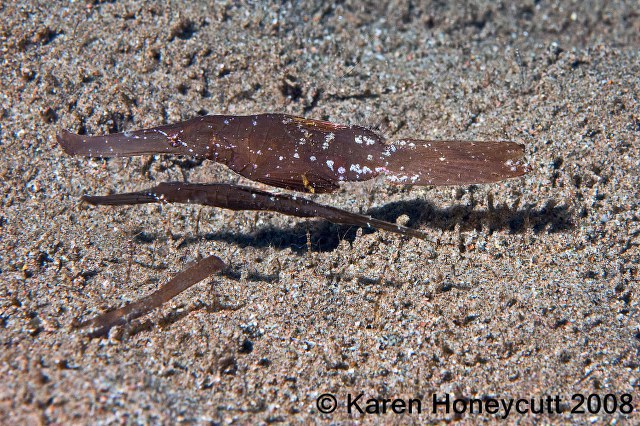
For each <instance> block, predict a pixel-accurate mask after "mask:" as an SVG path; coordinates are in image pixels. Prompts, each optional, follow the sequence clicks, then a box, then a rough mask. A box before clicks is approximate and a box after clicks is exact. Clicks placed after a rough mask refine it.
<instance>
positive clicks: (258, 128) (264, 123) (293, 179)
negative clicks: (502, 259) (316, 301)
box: [58, 114, 528, 335]
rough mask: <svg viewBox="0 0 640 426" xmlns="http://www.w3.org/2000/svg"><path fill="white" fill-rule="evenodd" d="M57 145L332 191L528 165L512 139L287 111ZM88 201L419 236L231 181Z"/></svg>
mask: <svg viewBox="0 0 640 426" xmlns="http://www.w3.org/2000/svg"><path fill="white" fill-rule="evenodd" d="M58 142H59V143H60V145H61V146H62V148H63V150H64V151H65V152H66V153H68V154H71V155H81V156H87V157H113V156H121V157H127V156H136V155H145V154H158V153H164V154H178V155H188V156H194V157H199V158H204V159H209V160H213V161H215V162H218V163H222V164H224V165H226V166H227V167H229V168H230V169H231V170H233V171H234V172H236V173H238V174H240V175H242V176H244V177H246V178H248V179H250V180H253V181H256V182H261V183H265V184H268V185H271V186H274V187H279V188H285V189H289V190H294V191H300V192H307V193H329V192H334V191H336V190H337V189H338V188H339V187H340V184H341V183H342V182H361V181H366V180H369V179H373V178H375V177H377V176H380V175H383V176H384V177H385V178H386V179H387V180H388V181H390V182H392V183H395V184H412V185H468V184H479V183H491V182H497V181H501V180H504V179H508V178H513V177H517V176H521V175H523V174H525V173H526V172H527V171H528V166H527V165H526V164H525V163H524V162H523V156H524V146H523V145H520V144H517V143H514V142H493V141H492V142H470V141H424V140H417V139H403V140H398V141H395V142H392V143H386V141H385V140H384V138H383V137H382V136H380V135H378V134H377V133H375V132H373V131H371V130H369V129H366V128H364V127H360V126H345V125H339V124H334V123H330V122H326V121H318V120H312V119H307V118H301V117H295V116H291V115H285V114H259V115H249V116H235V115H210V116H203V117H198V118H193V119H191V120H187V121H184V122H181V123H176V124H170V125H164V126H159V127H154V128H151V129H144V130H137V131H132V132H125V133H118V134H110V135H105V136H84V135H75V134H72V133H70V132H67V131H63V132H62V133H61V134H59V135H58ZM83 199H84V200H85V201H87V202H89V203H91V204H108V205H123V204H141V203H154V202H179V203H198V204H203V205H209V206H215V207H221V208H227V209H233V210H269V211H275V212H279V213H283V214H287V215H292V216H298V217H321V218H324V219H327V220H329V221H331V222H334V223H340V224H348V225H355V226H362V227H372V228H379V229H383V230H386V231H389V232H394V233H398V234H401V235H405V236H411V237H418V238H424V236H425V235H424V234H423V233H422V232H420V231H418V230H416V229H412V228H407V227H404V226H400V225H396V224H393V223H390V222H385V221H382V220H378V219H374V218H371V217H369V216H366V215H360V214H356V213H351V212H348V211H346V210H342V209H337V208H335V207H330V206H324V205H321V204H317V203H315V202H313V201H311V200H307V199H305V198H301V197H297V196H292V195H284V194H271V193H268V192H264V191H260V190H257V189H253V188H250V187H246V186H239V185H229V184H192V183H162V184H160V185H158V186H156V187H154V188H151V189H149V190H146V191H140V192H134V193H128V194H113V195H105V196H85V197H83ZM223 265H224V264H223V263H222V261H221V260H220V259H218V258H217V257H215V256H210V257H208V258H206V259H205V260H203V261H201V263H199V264H198V265H196V266H194V267H192V268H190V269H187V270H186V271H183V272H181V273H180V274H179V275H177V276H176V277H174V278H173V279H172V280H171V281H169V282H168V283H167V284H165V285H164V286H163V287H162V288H161V289H159V290H158V291H157V292H155V293H153V294H152V295H150V296H147V297H146V298H143V299H142V300H140V301H139V302H134V303H131V304H129V305H126V306H124V307H123V308H120V309H117V310H115V311H111V312H108V313H106V314H103V315H100V316H98V317H96V318H94V319H93V320H90V321H88V322H86V323H84V324H83V325H91V326H92V327H93V331H92V332H91V333H90V334H93V335H98V334H104V333H106V332H108V330H109V328H110V327H112V326H113V325H115V324H120V323H124V322H126V321H128V320H130V319H132V318H135V317H138V316H140V315H143V314H144V313H146V312H148V311H150V310H151V309H154V308H156V307H158V306H160V305H162V303H164V302H166V301H168V300H170V299H171V298H173V297H174V296H175V295H177V294H179V293H180V292H181V291H183V290H185V289H186V288H188V287H189V286H191V285H193V284H195V283H197V282H198V281H200V280H202V279H204V278H206V276H208V275H209V274H211V273H213V272H217V271H219V270H221V269H222V268H223Z"/></svg>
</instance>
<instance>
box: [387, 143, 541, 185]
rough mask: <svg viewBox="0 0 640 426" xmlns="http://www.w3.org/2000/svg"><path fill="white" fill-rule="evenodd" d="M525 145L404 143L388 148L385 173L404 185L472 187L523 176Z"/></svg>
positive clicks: (527, 168)
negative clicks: (471, 185) (472, 185)
mask: <svg viewBox="0 0 640 426" xmlns="http://www.w3.org/2000/svg"><path fill="white" fill-rule="evenodd" d="M523 156H524V145H520V144H517V143H515V142H466V141H423V140H414V139H409V140H402V141H398V142H396V143H394V144H393V145H390V146H388V147H387V150H386V152H385V153H384V154H383V156H382V160H383V162H382V164H381V166H382V170H383V171H384V172H385V174H386V176H387V179H388V180H390V181H392V182H395V183H400V184H414V185H470V184H479V183H490V182H497V181H500V180H504V179H509V178H513V177H517V176H522V175H523V174H525V173H526V172H527V171H529V167H528V166H527V164H526V163H524V162H523Z"/></svg>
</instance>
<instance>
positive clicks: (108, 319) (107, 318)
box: [79, 256, 224, 337]
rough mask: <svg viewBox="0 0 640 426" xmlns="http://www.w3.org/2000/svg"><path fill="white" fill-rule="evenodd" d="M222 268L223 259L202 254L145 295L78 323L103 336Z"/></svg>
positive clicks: (91, 334) (94, 333)
mask: <svg viewBox="0 0 640 426" xmlns="http://www.w3.org/2000/svg"><path fill="white" fill-rule="evenodd" d="M223 268H224V262H223V261H222V260H221V259H220V258H219V257H217V256H209V257H206V258H204V259H202V260H200V261H199V262H197V263H196V264H195V265H194V266H192V267H190V268H189V269H187V270H185V271H182V272H180V273H179V274H178V275H176V276H175V277H173V278H172V279H171V280H170V281H169V282H168V283H166V284H165V285H163V286H162V287H160V288H159V289H158V290H156V291H154V292H153V293H151V294H150V295H148V296H145V297H143V298H142V299H140V300H138V301H136V302H132V303H129V304H127V305H125V306H123V307H121V308H117V309H114V310H112V311H109V312H106V313H104V314H102V315H98V316H97V317H95V318H93V319H90V320H89V321H86V322H84V323H81V324H80V325H79V327H81V328H87V330H88V332H87V335H88V336H90V337H98V336H103V335H105V334H107V333H108V332H109V330H110V329H111V327H114V326H116V325H121V324H125V323H128V322H130V321H132V320H134V319H136V318H138V317H141V316H142V315H144V314H146V313H148V312H150V311H152V310H153V309H156V308H158V307H160V306H162V304H163V303H166V302H168V301H169V300H171V299H173V298H174V297H176V296H177V295H178V294H180V293H182V292H183V291H185V290H186V289H188V288H189V287H191V286H192V285H194V284H196V283H198V282H200V281H202V280H204V279H205V278H207V277H209V276H211V275H213V274H214V273H216V272H218V271H220V270H222V269H223Z"/></svg>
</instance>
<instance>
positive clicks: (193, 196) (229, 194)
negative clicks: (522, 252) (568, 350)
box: [82, 182, 427, 239]
mask: <svg viewBox="0 0 640 426" xmlns="http://www.w3.org/2000/svg"><path fill="white" fill-rule="evenodd" d="M82 199H83V200H85V201H87V202H88V203H90V204H103V205H125V204H145V203H158V202H169V203H192V204H203V205H206V206H213V207H220V208H224V209H231V210H260V211H272V212H277V213H282V214H286V215H289V216H297V217H320V218H323V219H326V220H328V221H330V222H333V223H338V224H343V225H354V226H361V227H363V228H378V229H383V230H385V231H389V232H393V233H395V234H400V235H405V236H408V237H416V238H423V239H424V238H427V237H426V235H425V234H424V233H422V232H420V231H418V230H416V229H412V228H408V227H406V226H401V225H396V224H394V223H390V222H386V221H384V220H380V219H375V218H372V217H370V216H365V215H362V214H357V213H352V212H349V211H346V210H342V209H338V208H336V207H330V206H325V205H322V204H318V203H316V202H313V201H311V200H308V199H306V198H302V197H298V196H293V195H286V194H272V193H269V192H265V191H260V190H258V189H254V188H251V187H248V186H240V185H229V184H223V183H211V184H195V183H181V182H171V183H166V182H165V183H161V184H160V185H158V186H156V187H154V188H150V189H148V190H146V191H140V192H131V193H127V194H113V195H102V196H96V195H91V196H87V195H85V196H84V197H82Z"/></svg>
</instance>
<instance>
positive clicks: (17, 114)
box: [0, 0, 640, 424]
mask: <svg viewBox="0 0 640 426" xmlns="http://www.w3.org/2000/svg"><path fill="white" fill-rule="evenodd" d="M637 6H638V5H637V2H635V1H629V2H623V1H612V2H609V1H588V2H569V1H556V2H523V3H515V4H513V5H511V4H509V3H508V2H507V3H499V2H488V1H487V2H425V3H424V4H422V3H420V4H418V3H417V2H411V1H394V2H390V3H388V4H384V5H379V3H378V2H370V3H362V2H356V1H353V2H352V1H346V2H340V3H339V4H337V5H328V4H326V3H324V2H319V1H318V2H304V1H302V2H296V3H295V4H290V3H285V4H284V5H283V4H278V5H275V4H271V3H261V2H226V3H212V4H209V2H191V3H188V4H186V5H185V4H183V3H182V2H168V3H165V2H158V3H151V2H146V3H140V2H136V1H114V2H85V1H77V2H55V5H53V4H49V3H45V2H38V1H35V0H34V1H25V2H6V3H4V4H2V5H0V18H1V19H0V61H1V63H2V73H1V75H0V79H1V83H0V87H1V88H2V89H1V90H0V150H1V151H2V156H1V159H0V177H1V179H0V189H1V191H2V198H1V203H2V204H1V205H0V248H1V252H0V282H1V285H0V342H1V344H2V350H1V352H0V353H1V355H0V356H1V363H0V382H1V383H2V385H1V386H0V423H2V424H38V423H61V424H69V423H74V424H95V423H100V424H108V423H174V422H181V423H214V424H217V423H238V424H249V423H252V424H256V423H281V422H283V423H302V422H307V423H308V422H316V423H325V422H326V423H330V422H331V423H348V424H350V423H373V422H384V423H403V424H404V423H421V424H424V423H434V422H440V421H442V422H448V421H459V422H460V423H463V424H474V423H477V422H488V423H493V422H498V421H502V420H503V419H505V420H507V421H508V422H510V423H515V422H519V423H521V424H534V423H536V424H537V423H552V424H566V423H589V424H591V423H596V424H603V423H616V424H637V423H639V422H640V416H639V415H638V412H639V410H640V393H639V392H638V389H639V384H640V383H639V379H640V361H639V359H640V358H639V355H640V323H639V319H638V318H639V315H638V314H639V312H638V298H639V296H640V289H639V286H638V276H639V274H638V261H639V258H640V253H639V247H638V246H639V244H640V191H639V186H638V177H639V176H638V175H639V170H640V159H639V158H640V157H639V155H638V154H639V152H638V151H639V149H640V113H639V110H640V108H639V106H638V103H639V93H640V50H639V46H640V15H639V14H638V7H637ZM260 112H280V113H288V114H295V115H302V116H305V117H309V118H316V119H322V120H329V121H332V122H336V123H345V124H358V125H363V126H369V127H372V128H376V129H378V131H379V132H380V133H381V134H383V135H385V136H386V137H388V138H389V139H390V140H393V139H398V138H403V137H413V138H420V139H468V140H514V141H517V142H520V143H524V144H526V146H527V160H528V162H529V164H530V165H531V167H532V171H531V172H530V173H529V174H527V175H526V176H524V177H522V178H518V179H513V180H509V181H505V182H501V183H498V184H492V185H476V186H467V187H422V188H418V187H413V188H410V187H401V186H388V185H386V184H384V182H381V181H375V182H372V183H364V184H360V185H349V186H345V187H343V188H342V189H341V190H340V191H339V192H337V193H335V194H331V195H324V196H316V197H314V198H315V199H316V200H318V201H320V202H323V203H327V204H331V205H334V206H337V207H341V208H344V209H348V210H351V211H356V212H363V213H367V212H368V213H369V214H373V215H374V216H376V217H379V218H382V219H385V220H389V221H396V220H397V219H400V220H401V221H402V220H404V221H406V220H407V217H408V224H409V225H410V226H412V227H415V228H418V229H420V230H422V231H424V232H426V233H427V234H428V236H429V239H428V240H426V241H423V240H418V239H408V238H405V237H400V236H396V235H394V234H389V233H385V232H370V231H364V232H363V231H362V230H356V229H350V228H345V227H339V226H335V225H331V224H328V223H327V222H324V221H320V220H300V219H294V218H290V217H286V216H282V215H278V214H270V213H251V212H231V211H223V210H219V209H213V208H206V207H198V206H184V205H166V206H162V205H148V206H135V207H118V208H109V207H92V206H88V205H86V204H84V203H81V202H80V201H79V197H80V196H81V195H83V194H107V193H111V192H123V191H135V190H142V189H144V188H147V187H150V186H153V185H155V184H157V183H158V182H163V181H179V180H184V179H188V180H189V181H191V182H213V181H222V182H240V183H243V184H246V183H247V182H246V181H243V180H242V179H240V178H238V177H237V175H234V174H233V173H231V172H229V171H228V170H227V169H225V168H224V167H220V166H218V165H216V164H213V163H211V162H207V161H205V162H200V161H193V160H191V159H188V158H180V157H172V156H145V157H135V158H129V159H119V158H111V159H85V158H72V157H69V156H66V155H65V154H64V153H63V152H62V150H61V149H60V147H59V146H57V144H56V140H55V135H56V132H58V131H60V130H61V129H70V130H71V131H74V132H80V133H86V134H104V133H109V132H119V131H125V130H133V129H138V128H144V127H150V126H155V125H159V124H165V123H172V122H176V121H179V120H184V119H187V118H191V117H194V116H197V115H202V114H252V113H260ZM258 186H259V187H261V188H263V189H265V187H264V186H260V185H258ZM308 241H310V246H309V245H308V244H307V243H308ZM214 253H215V254H217V255H218V256H220V257H221V258H222V259H223V260H224V261H225V262H226V263H227V264H228V268H227V269H226V270H225V271H224V273H222V274H220V275H217V276H214V277H212V278H210V279H208V280H206V281H205V282H202V283H200V284H198V285H196V286H194V287H193V288H192V289H190V290H188V291H187V292H185V293H184V294H182V295H180V296H179V297H177V298H176V299H174V300H173V301H171V302H170V303H169V304H167V305H166V306H164V307H163V308H161V309H159V310H157V311H155V312H153V313H151V314H149V315H147V316H145V317H143V318H141V319H140V320H137V321H135V322H133V323H132V324H130V325H127V326H122V327H117V328H115V329H113V330H112V331H111V333H110V335H109V336H108V338H103V339H89V338H87V337H86V336H84V335H83V333H81V332H80V331H78V330H76V329H74V328H73V324H74V323H75V321H76V320H77V319H80V320H83V319H88V318H91V317H93V316H94V315H96V314H97V313H100V312H104V311H105V310H106V309H108V308H109V307H112V306H118V305H121V304H123V303H125V302H126V301H131V300H135V299H138V298H139V297H141V296H143V295H145V294H148V293H150V292H151V291H153V290H154V289H156V288H157V287H158V286H159V285H161V284H162V283H164V282H166V281H167V280H168V279H170V278H171V277H172V276H173V275H175V274H176V273H178V272H179V271H181V270H183V269H185V267H186V266H187V265H188V264H189V263H190V262H193V261H195V260H197V259H198V258H200V257H202V256H206V255H209V254H214ZM327 394H330V395H332V396H333V397H334V398H335V403H336V404H337V405H336V406H332V404H333V403H334V400H333V399H332V398H331V397H330V396H328V395H327ZM360 395H362V396H360ZM434 397H435V398H436V401H437V402H438V403H439V404H438V405H437V406H436V407H435V408H436V409H435V412H434ZM581 398H584V401H583V402H582V403H581V402H580V401H581ZM447 400H448V401H449V412H447V410H446V408H447V406H446V405H445V404H446V401H447ZM518 400H523V401H524V402H522V401H521V402H520V403H519V405H518ZM494 401H495V402H494ZM510 401H511V402H510ZM509 403H511V404H512V405H511V408H508V407H509V405H508V404H509ZM367 407H369V411H376V410H377V411H378V412H379V413H378V414H371V413H368V412H367V411H366V409H367ZM495 407H497V408H495ZM333 408H335V411H333V412H331V413H328V412H323V411H331V410H332V409H333ZM454 409H455V410H454ZM531 409H533V410H534V411H541V412H540V413H532V412H531ZM360 410H362V411H363V412H360ZM383 410H384V411H386V412H385V413H381V411H383ZM480 410H481V411H482V412H480ZM526 410H529V412H526ZM575 410H578V411H580V410H582V411H584V412H583V413H580V412H572V411H575ZM518 411H520V412H518Z"/></svg>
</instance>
